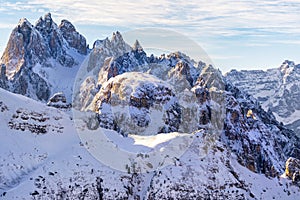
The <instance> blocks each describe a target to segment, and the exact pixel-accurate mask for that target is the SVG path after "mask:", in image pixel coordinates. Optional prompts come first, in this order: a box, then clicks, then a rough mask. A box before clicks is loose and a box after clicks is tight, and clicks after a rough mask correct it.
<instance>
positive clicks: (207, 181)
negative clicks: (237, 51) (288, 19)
mask: <svg viewBox="0 0 300 200" xmlns="http://www.w3.org/2000/svg"><path fill="white" fill-rule="evenodd" d="M141 43H142V41H141ZM0 64H1V69H0V70H1V73H0V87H1V88H0V119H1V120H0V127H1V129H0V136H1V140H0V161H1V162H0V198H1V199H9V200H10V199H99V200H100V199H297V198H299V196H300V139H299V115H297V112H298V111H299V110H300V108H299V102H298V99H299V94H300V93H299V83H298V82H299V81H298V76H299V69H300V67H299V65H295V64H294V63H292V62H289V61H286V62H285V63H284V64H283V65H282V66H281V67H280V68H279V69H272V70H268V71H258V72H257V71H249V72H248V71H242V72H238V71H231V72H230V73H229V74H227V75H226V77H224V76H223V75H222V73H221V72H220V71H219V70H218V69H216V68H214V67H213V66H211V65H208V64H205V63H203V62H201V61H194V60H193V59H191V58H190V57H189V56H188V55H186V54H184V52H173V53H170V54H168V55H165V54H163V55H161V56H160V57H156V56H154V55H147V53H146V52H145V51H144V49H143V47H142V45H141V44H140V42H139V41H136V42H135V43H134V44H132V45H129V44H127V43H126V42H125V41H124V39H123V37H122V35H121V33H120V32H115V33H113V35H112V37H111V38H105V39H103V40H97V41H95V42H94V44H93V46H92V49H90V48H89V46H88V45H87V44H86V39H85V38H84V36H82V35H81V34H80V33H78V32H77V30H76V28H75V27H74V26H73V25H72V24H71V23H70V22H69V21H68V20H62V21H61V23H60V24H59V25H57V24H56V23H55V22H54V21H53V20H52V17H51V14H50V13H49V14H46V15H45V16H44V17H41V18H40V19H39V20H38V21H37V22H36V24H35V25H32V24H31V23H30V22H29V21H28V20H26V19H21V20H20V21H19V24H17V26H16V27H15V28H14V29H13V30H12V33H11V35H10V38H9V41H8V44H7V47H6V49H5V51H4V53H3V55H2V57H1V61H0ZM297 74H298V75H297ZM257 76H258V77H259V78H253V77H257ZM252 95H254V96H252ZM297 116H298V118H297ZM297 133H298V134H297ZM85 134H90V135H91V137H89V138H88V139H86V140H85V138H84V137H82V136H83V135H85ZM101 134H102V135H103V134H104V135H105V139H103V140H105V144H107V143H113V144H114V147H116V149H123V150H124V151H126V152H134V153H135V154H134V155H135V156H136V157H133V158H132V159H129V160H126V159H125V160H124V159H123V160H117V159H115V157H117V155H113V154H112V153H111V152H110V151H109V149H107V148H104V147H105V145H104V146H103V149H102V150H101V152H102V153H99V155H98V156H95V154H94V153H93V151H92V149H93V147H94V146H95V145H97V142H98V140H97V138H99V136H100V135H101ZM181 138H182V139H181ZM185 138H189V139H188V141H189V142H188V145H187V142H186V141H187V140H185ZM176 141H177V142H178V141H182V143H176ZM174 142H175V144H177V146H176V147H180V148H181V149H180V148H179V149H180V150H181V151H178V152H180V154H179V153H178V154H176V152H177V151H176V152H175V150H174V148H175V147H174V148H173V146H171V145H172V144H173V143H174ZM170 146H171V147H170ZM168 147H170V148H172V149H168ZM168 150H170V151H168ZM156 151H157V152H163V153H165V154H164V155H165V157H164V158H163V162H158V163H156V160H155V159H153V160H151V159H149V155H150V154H151V152H156ZM174 152H175V153H174ZM108 156H109V159H110V160H112V161H113V162H112V163H111V165H108V164H107V163H105V162H102V161H103V160H105V158H106V157H108ZM150 158H151V157H150ZM137 159H139V161H140V162H136V160H137ZM139 163H140V164H139ZM141 163H146V164H145V165H143V164H141ZM166 163H167V164H166ZM116 166H121V167H120V168H117V167H116ZM123 168H124V169H125V170H122V169H123Z"/></svg>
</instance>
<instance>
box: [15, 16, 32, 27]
mask: <svg viewBox="0 0 300 200" xmlns="http://www.w3.org/2000/svg"><path fill="white" fill-rule="evenodd" d="M18 26H20V27H24V26H28V27H32V24H31V23H30V22H29V21H28V20H27V19H26V18H21V19H20V20H19V23H18Z"/></svg>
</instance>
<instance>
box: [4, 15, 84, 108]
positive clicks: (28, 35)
mask: <svg viewBox="0 0 300 200" xmlns="http://www.w3.org/2000/svg"><path fill="white" fill-rule="evenodd" d="M76 51H77V52H76ZM86 53H87V48H86V41H85V38H84V37H83V36H82V35H80V34H79V33H78V32H77V31H76V30H75V28H74V26H73V25H72V24H71V23H70V22H68V21H66V20H63V21H62V24H61V25H60V27H58V26H57V24H56V23H55V22H54V21H53V20H52V17H51V14H50V13H48V14H46V15H45V16H44V18H42V17H41V18H40V19H39V20H38V21H37V22H36V25H35V26H33V25H32V24H31V23H30V22H29V21H28V20H27V19H25V18H24V19H21V20H20V21H19V24H18V25H17V26H16V27H15V28H14V29H13V31H12V33H11V35H10V38H9V41H8V43H7V46H6V49H5V51H4V53H3V55H2V57H1V63H0V64H2V68H1V77H0V87H2V88H5V89H7V90H9V91H12V92H15V93H19V94H22V95H25V96H28V97H30V98H33V99H36V100H39V101H43V102H47V101H48V99H49V97H50V95H53V94H54V93H56V92H57V90H59V89H60V88H68V89H69V90H71V88H72V87H73V80H74V75H73V74H75V73H74V71H75V72H76V70H77V69H78V65H79V64H80V63H81V61H82V59H83V56H84V55H85V54H86ZM81 56H82V57H81ZM3 66H6V67H3ZM63 67H70V68H72V70H71V69H70V71H73V72H71V73H70V74H72V75H68V74H66V76H64V78H66V79H67V80H70V81H69V82H68V83H67V85H64V86H62V85H57V82H56V81H55V78H56V77H59V76H61V73H65V70H64V69H60V68H63ZM5 71H6V72H5ZM56 73H57V74H56ZM4 74H5V75H6V77H7V78H8V80H7V81H5V77H4ZM65 92H68V101H70V100H71V99H70V98H71V97H70V95H71V91H65Z"/></svg>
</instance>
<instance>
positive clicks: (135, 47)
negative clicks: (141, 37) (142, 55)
mask: <svg viewBox="0 0 300 200" xmlns="http://www.w3.org/2000/svg"><path fill="white" fill-rule="evenodd" d="M132 49H133V50H134V51H143V47H142V45H141V44H140V42H139V41H138V40H136V41H135V42H134V44H133V47H132Z"/></svg>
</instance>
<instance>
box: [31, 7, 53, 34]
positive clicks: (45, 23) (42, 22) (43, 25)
mask: <svg viewBox="0 0 300 200" xmlns="http://www.w3.org/2000/svg"><path fill="white" fill-rule="evenodd" d="M35 28H36V29H37V30H38V31H40V32H41V33H42V35H43V36H46V35H48V34H50V33H51V32H52V31H53V30H54V29H56V28H57V25H56V23H55V22H53V20H52V17H51V13H47V14H46V15H45V16H44V19H43V18H42V17H40V19H39V20H38V21H37V22H36V25H35Z"/></svg>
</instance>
